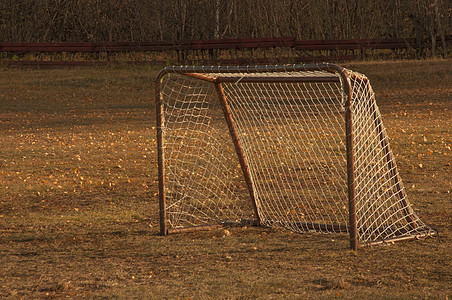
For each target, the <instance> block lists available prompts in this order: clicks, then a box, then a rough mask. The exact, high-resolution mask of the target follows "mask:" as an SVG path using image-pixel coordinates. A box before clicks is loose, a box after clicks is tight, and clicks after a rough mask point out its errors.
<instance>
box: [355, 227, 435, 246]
mask: <svg viewBox="0 0 452 300" xmlns="http://www.w3.org/2000/svg"><path fill="white" fill-rule="evenodd" d="M437 235H438V231H436V230H429V231H427V232H424V233H419V234H414V235H406V236H399V237H395V238H389V239H382V240H379V241H372V242H367V243H358V248H371V247H373V246H378V245H391V244H394V243H397V242H405V241H413V240H420V239H425V238H429V237H434V236H437Z"/></svg>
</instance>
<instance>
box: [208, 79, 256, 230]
mask: <svg viewBox="0 0 452 300" xmlns="http://www.w3.org/2000/svg"><path fill="white" fill-rule="evenodd" d="M215 89H216V91H217V94H218V99H219V101H220V104H221V108H222V109H223V114H224V117H225V119H226V123H227V124H228V128H229V134H230V135H231V138H232V142H233V143H234V148H235V151H236V152H237V156H238V159H239V162H240V167H241V168H242V172H243V176H244V177H245V182H246V185H247V188H248V191H249V193H250V196H251V201H252V203H253V208H254V213H255V215H256V220H257V225H258V226H259V225H260V217H259V211H258V209H257V203H256V197H255V195H254V188H253V183H252V180H251V175H250V171H249V167H248V163H247V162H246V160H245V155H244V152H243V148H242V146H241V145H240V141H239V138H238V135H237V130H236V129H235V124H234V120H233V118H232V113H231V109H230V108H229V104H228V101H227V99H226V95H225V94H224V90H223V87H222V85H221V83H215Z"/></svg>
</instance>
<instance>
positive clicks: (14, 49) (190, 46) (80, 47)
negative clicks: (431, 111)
mask: <svg viewBox="0 0 452 300" xmlns="http://www.w3.org/2000/svg"><path fill="white" fill-rule="evenodd" d="M445 42H446V45H447V47H449V46H450V45H451V44H452V35H448V36H446V37H445ZM431 43H432V40H431V39H430V40H424V41H421V45H424V47H425V48H428V47H431ZM435 43H436V45H437V47H438V48H440V47H441V46H442V39H441V38H440V37H437V38H436V41H435ZM417 48H419V41H417V40H416V39H415V38H401V39H358V40H296V39H295V38H293V37H280V38H252V39H217V40H192V41H180V42H99V43H88V42H81V43H0V53H3V54H2V55H3V59H5V57H6V58H8V55H11V54H16V55H23V54H26V53H28V54H30V53H34V54H42V53H47V54H52V53H54V54H55V53H69V54H74V53H86V54H100V53H105V54H107V55H108V54H114V53H162V52H173V53H175V54H173V56H174V57H175V58H176V59H175V60H176V61H179V62H187V61H196V60H202V61H211V62H226V63H235V62H242V63H243V62H244V58H243V57H242V58H240V57H239V56H240V55H239V54H238V53H240V51H241V52H250V53H251V56H253V58H254V59H253V61H254V62H257V63H266V62H268V61H269V59H268V55H266V51H268V50H269V49H279V50H282V49H286V50H289V51H290V53H287V51H286V52H284V51H283V55H281V53H278V54H274V55H273V56H274V58H277V57H278V56H279V58H280V60H284V59H285V58H287V57H292V58H295V59H297V58H298V61H303V62H308V61H315V60H323V61H331V60H350V59H355V58H357V56H358V54H356V52H358V53H360V54H361V55H363V53H364V51H366V50H371V51H373V50H390V51H403V50H409V49H417ZM221 51H223V52H225V51H227V55H226V56H225V55H224V53H223V56H221V54H222V53H221ZM257 51H261V52H262V53H256V52H257ZM192 53H195V54H192ZM190 55H191V56H190ZM284 55H285V56H284ZM249 56H250V55H249ZM193 57H195V58H193ZM16 60H17V59H16ZM50 60H51V61H52V59H50ZM129 60H133V61H136V59H129ZM156 60H158V59H153V61H156ZM161 60H162V61H167V60H168V58H163V59H162V58H161ZM245 60H246V59H245ZM51 61H50V62H49V61H48V60H47V61H45V62H43V65H52V63H53V62H51ZM10 63H11V64H14V60H12V61H10ZM16 63H17V64H21V63H26V62H25V61H23V60H21V61H16ZM55 63H56V64H61V65H65V64H67V65H90V64H92V63H94V62H89V63H86V62H85V63H80V64H79V63H78V62H74V61H72V62H69V61H68V62H67V63H66V62H63V61H59V62H58V61H55ZM99 63H100V64H103V63H104V62H102V61H99ZM28 64H30V65H39V64H40V63H39V61H38V62H37V61H36V60H35V61H30V62H28Z"/></svg>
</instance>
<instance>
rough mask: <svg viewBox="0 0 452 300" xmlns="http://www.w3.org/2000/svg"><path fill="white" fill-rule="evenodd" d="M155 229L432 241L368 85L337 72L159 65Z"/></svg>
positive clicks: (359, 241)
mask: <svg viewBox="0 0 452 300" xmlns="http://www.w3.org/2000/svg"><path fill="white" fill-rule="evenodd" d="M156 112H157V140H158V169H159V202H160V232H161V234H162V235H166V234H169V233H175V232H187V231H195V230H205V229H210V228H217V227H220V226H228V225H244V224H255V225H262V226H282V227H285V228H287V229H289V230H292V231H294V232H300V233H301V232H324V233H347V234H349V236H350V247H351V248H352V249H355V250H356V249H357V248H359V247H363V246H369V245H375V244H380V243H387V242H394V241H399V240H409V239H417V238H421V237H426V236H432V235H435V234H436V231H434V230H432V229H431V228H430V227H428V226H427V225H425V224H424V223H423V222H422V221H421V220H420V219H419V217H418V216H417V215H416V214H415V212H414V210H413V209H412V207H411V205H410V203H409V202H408V200H407V196H406V193H405V190H404V187H403V183H402V180H401V179H400V176H399V173H398V171H397V166H396V163H395V160H394V157H393V155H392V151H391V149H390V145H389V141H388V137H387V134H386V131H385V128H384V126H383V123H382V120H381V114H380V112H379V110H378V107H377V104H376V101H375V95H374V93H373V91H372V87H371V85H370V83H369V80H368V79H367V78H366V77H365V76H364V75H362V74H359V73H357V72H353V71H351V70H347V69H345V68H342V67H339V66H337V65H334V64H328V63H324V64H305V65H274V66H233V67H226V66H218V67H195V66H183V67H167V68H165V69H163V70H162V71H161V72H160V73H159V75H158V77H157V81H156Z"/></svg>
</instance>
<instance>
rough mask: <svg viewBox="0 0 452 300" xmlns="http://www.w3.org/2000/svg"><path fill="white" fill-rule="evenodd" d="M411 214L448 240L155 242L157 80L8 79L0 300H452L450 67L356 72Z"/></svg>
mask: <svg viewBox="0 0 452 300" xmlns="http://www.w3.org/2000/svg"><path fill="white" fill-rule="evenodd" d="M345 66H346V67H348V68H350V69H352V70H355V71H359V72H362V73H364V74H365V75H367V77H368V78H369V79H370V81H371V84H372V86H373V89H374V91H375V93H376V97H377V103H378V105H379V107H380V110H381V112H382V115H383V122H384V124H385V126H386V129H387V132H388V135H389V138H390V141H391V146H392V150H393V152H394V154H395V158H396V161H397V164H398V167H399V171H400V174H401V177H402V179H403V181H404V185H405V187H406V190H407V193H408V199H409V201H410V202H411V203H412V205H413V206H414V209H415V211H416V213H417V214H418V215H419V217H420V218H421V219H422V220H423V221H424V222H425V223H426V224H428V225H430V226H431V227H432V228H434V229H437V230H438V231H439V236H437V237H435V238H429V239H425V240H419V241H412V242H403V243H396V244H394V245H388V246H377V247H374V248H371V249H363V250H359V251H358V252H356V253H355V252H353V251H351V250H349V249H348V239H347V236H346V235H322V234H295V233H291V232H290V231H287V230H284V229H278V228H273V229H272V228H256V227H247V228H229V229H228V230H227V231H225V230H223V229H221V230H214V231H209V232H199V233H190V234H178V235H170V236H167V237H161V236H159V235H158V233H159V227H158V200H157V198H158V183H157V154H156V151H157V149H156V130H155V123H156V122H155V104H154V79H155V77H156V75H157V73H158V70H157V69H154V68H149V67H144V66H139V67H132V66H116V67H115V66H111V67H86V68H72V69H71V68H63V69H50V70H25V69H6V68H3V69H0V298H2V299H3V298H11V299H17V298H25V299H31V298H33V299H36V298H46V297H51V298H52V297H53V298H62V297H70V298H151V299H160V298H278V299H279V298H309V299H316V298H325V299H330V298H386V299H400V298H402V299H404V298H406V299H413V298H415V297H416V298H428V299H431V298H433V299H447V297H449V298H450V297H452V73H451V72H450V70H451V67H452V60H450V59H449V60H429V61H404V62H402V61H397V62H359V63H348V64H346V65H345Z"/></svg>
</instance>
